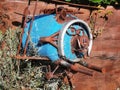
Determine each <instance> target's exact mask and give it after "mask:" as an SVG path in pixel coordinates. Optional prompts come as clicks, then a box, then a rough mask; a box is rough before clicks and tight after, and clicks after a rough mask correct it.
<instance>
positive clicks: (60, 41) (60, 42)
mask: <svg viewBox="0 0 120 90" xmlns="http://www.w3.org/2000/svg"><path fill="white" fill-rule="evenodd" d="M75 23H82V24H83V25H84V26H85V27H86V30H87V32H88V34H89V35H88V36H89V40H90V42H89V46H88V55H90V52H91V49H92V44H93V38H92V33H91V29H90V27H89V26H88V24H87V23H86V22H85V21H83V20H80V19H75V20H71V21H70V22H68V23H66V24H65V25H64V27H63V28H62V30H61V31H60V34H59V38H58V48H59V49H58V52H59V55H61V56H65V54H64V36H65V34H66V31H67V30H68V28H69V27H70V26H71V25H72V24H75Z"/></svg>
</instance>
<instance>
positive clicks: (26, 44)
mask: <svg viewBox="0 0 120 90" xmlns="http://www.w3.org/2000/svg"><path fill="white" fill-rule="evenodd" d="M37 2H38V0H36V3H35V8H34V11H33V17H32V20H31V23H30V28H29V30H28V36H27V40H26V43H25V48H24V53H23V55H25V54H26V50H27V46H28V41H29V39H30V32H31V30H32V25H33V21H34V16H35V12H36V8H37Z"/></svg>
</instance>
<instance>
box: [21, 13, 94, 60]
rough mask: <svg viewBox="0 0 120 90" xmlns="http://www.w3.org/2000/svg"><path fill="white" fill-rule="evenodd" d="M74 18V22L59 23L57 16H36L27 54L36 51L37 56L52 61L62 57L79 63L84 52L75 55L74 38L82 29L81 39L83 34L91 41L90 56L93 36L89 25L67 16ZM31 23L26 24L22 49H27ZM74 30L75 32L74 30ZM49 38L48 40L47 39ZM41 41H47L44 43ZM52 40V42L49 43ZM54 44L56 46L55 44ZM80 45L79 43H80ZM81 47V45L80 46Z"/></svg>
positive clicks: (88, 48)
mask: <svg viewBox="0 0 120 90" xmlns="http://www.w3.org/2000/svg"><path fill="white" fill-rule="evenodd" d="M67 16H70V17H74V19H73V20H70V21H67V22H64V23H58V22H57V21H56V18H55V14H48V15H39V16H35V20H34V21H33V25H32V28H31V29H32V30H31V32H30V40H29V42H28V47H27V54H28V55H29V54H30V53H31V51H30V50H32V49H33V50H34V51H35V52H36V54H37V55H39V56H41V57H48V58H49V59H50V60H51V61H53V62H54V61H57V60H59V59H61V58H62V57H64V58H66V59H67V60H69V61H71V62H76V61H79V60H80V59H81V58H83V57H82V54H84V53H82V52H80V53H74V52H73V51H72V49H74V48H76V47H74V45H72V44H74V42H73V41H72V40H73V38H74V37H75V36H76V35H77V34H76V32H77V30H78V29H82V31H80V32H79V35H78V36H79V37H81V36H83V33H84V35H85V36H86V37H88V39H89V44H88V47H87V54H88V55H90V52H91V48H92V34H91V29H90V27H89V26H88V24H87V23H86V22H85V21H83V20H80V19H78V18H77V17H75V16H73V15H67ZM30 23H31V21H29V22H27V23H26V27H25V29H24V34H23V36H22V47H23V48H24V47H25V43H26V39H27V36H28V32H29V28H30ZM73 28H74V30H72V29H73ZM46 37H47V38H46ZM41 39H44V40H46V42H43V41H42V40H41ZM49 39H51V40H52V42H51V43H50V42H47V40H49ZM53 43H54V44H53ZM78 44H79V42H78ZM78 46H79V45H78Z"/></svg>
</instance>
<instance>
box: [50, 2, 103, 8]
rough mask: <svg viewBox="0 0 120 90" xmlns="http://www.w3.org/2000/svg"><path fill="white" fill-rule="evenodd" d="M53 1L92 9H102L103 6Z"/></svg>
mask: <svg viewBox="0 0 120 90" xmlns="http://www.w3.org/2000/svg"><path fill="white" fill-rule="evenodd" d="M52 1H53V2H56V3H61V4H67V5H71V6H76V7H83V8H90V9H102V8H99V7H95V6H89V5H81V4H73V3H69V2H64V1H60V0H52Z"/></svg>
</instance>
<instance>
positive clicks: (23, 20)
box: [17, 6, 29, 55]
mask: <svg viewBox="0 0 120 90" xmlns="http://www.w3.org/2000/svg"><path fill="white" fill-rule="evenodd" d="M28 8H29V6H27V7H26V8H25V10H24V14H23V18H22V25H21V27H23V28H22V32H21V34H20V43H19V45H18V50H17V55H18V54H19V53H20V48H21V44H22V36H23V33H24V28H25V23H26V19H27V13H26V12H27V11H28Z"/></svg>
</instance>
